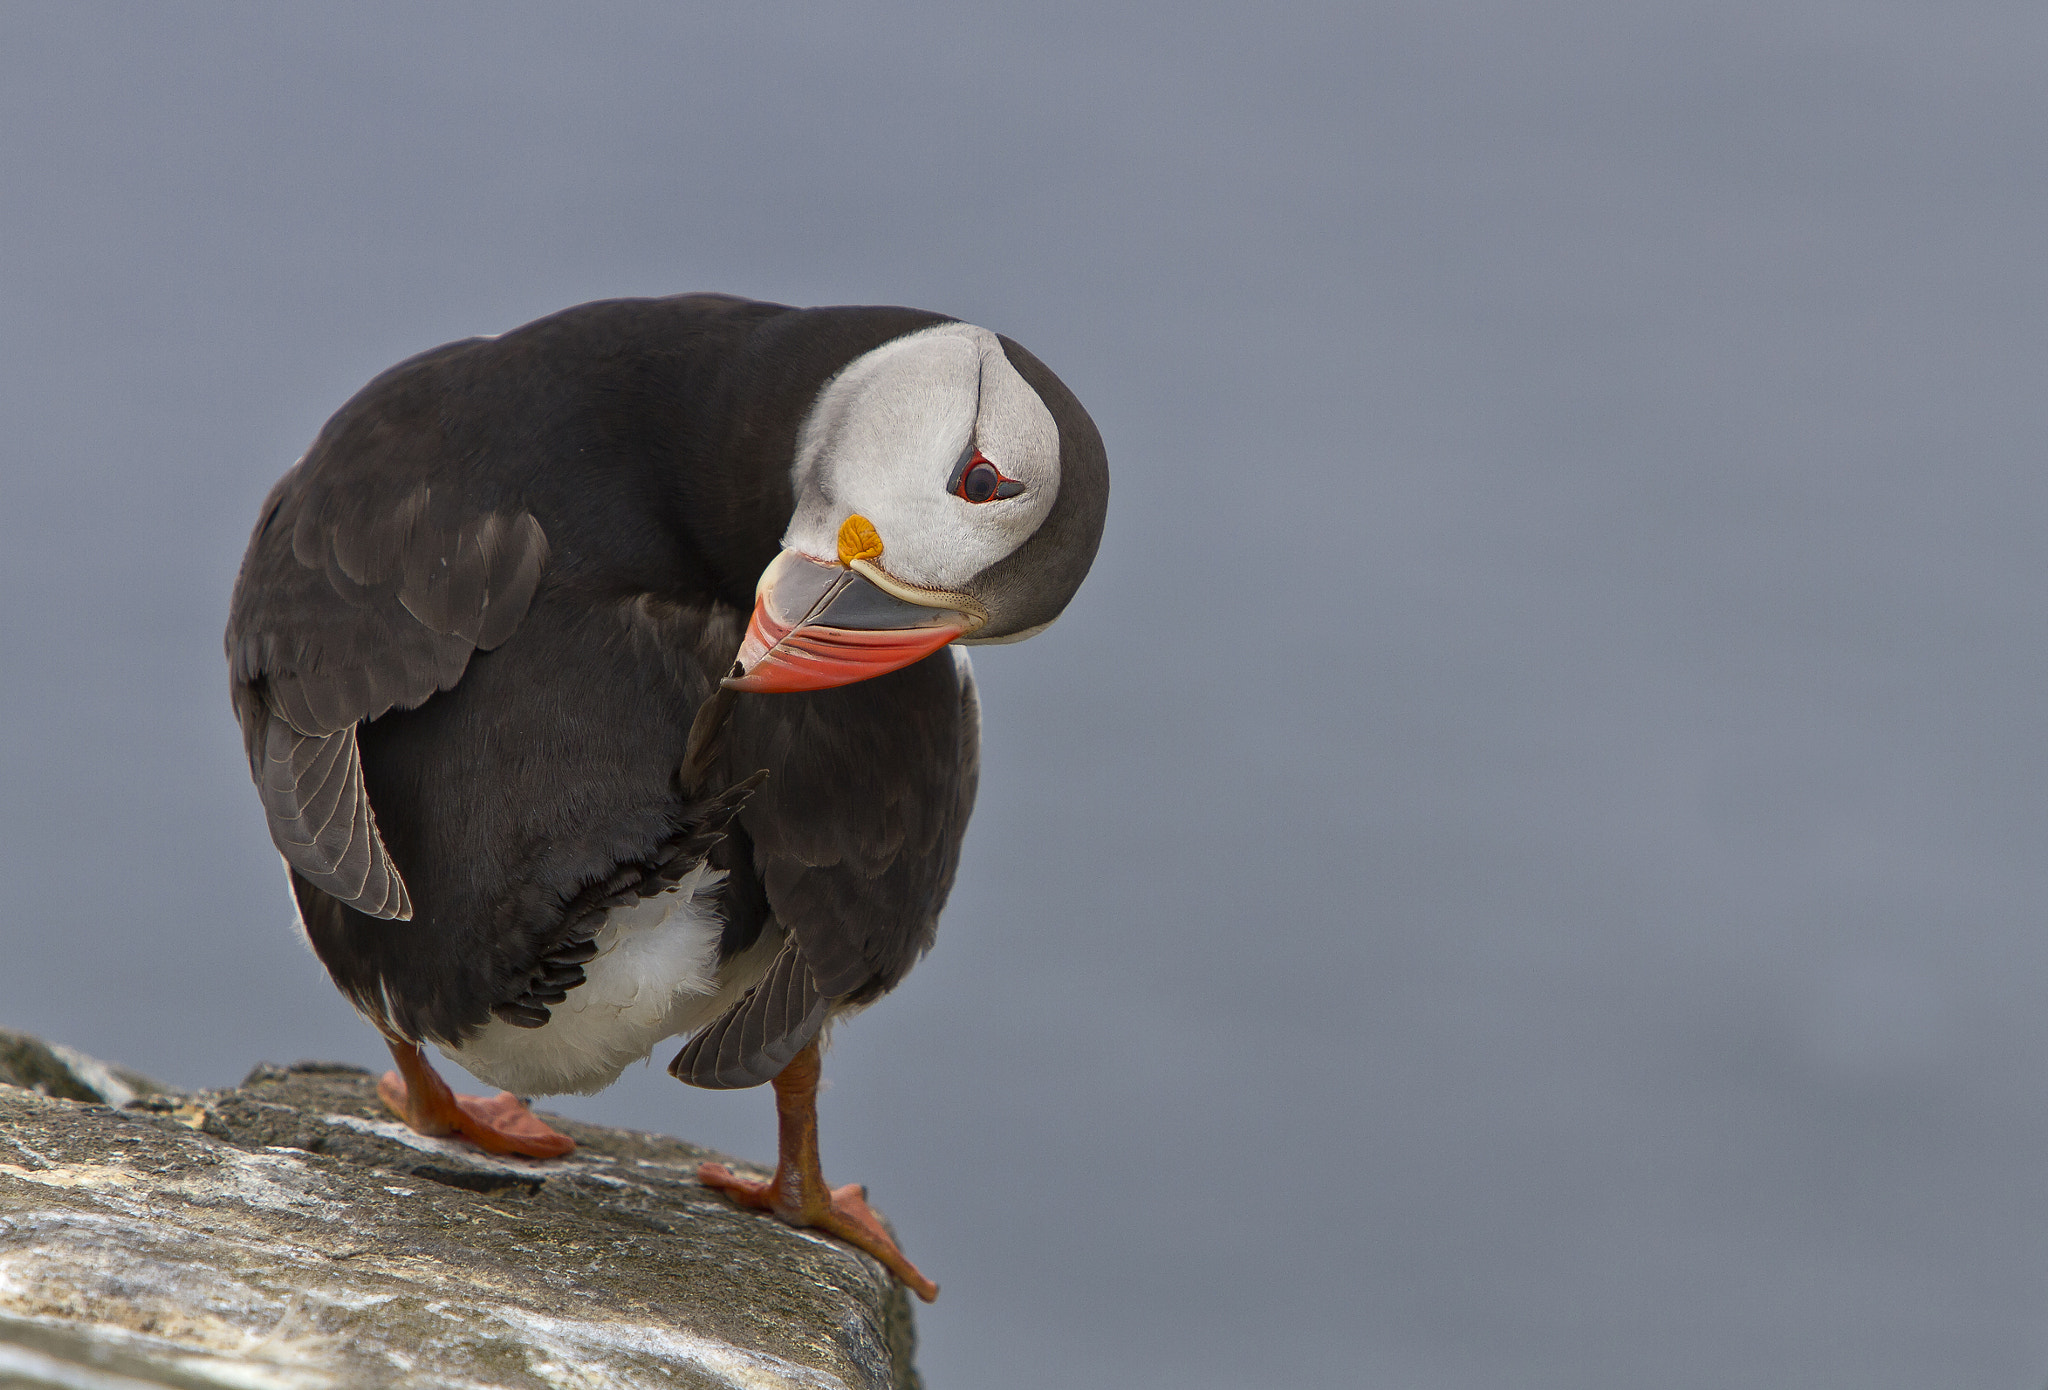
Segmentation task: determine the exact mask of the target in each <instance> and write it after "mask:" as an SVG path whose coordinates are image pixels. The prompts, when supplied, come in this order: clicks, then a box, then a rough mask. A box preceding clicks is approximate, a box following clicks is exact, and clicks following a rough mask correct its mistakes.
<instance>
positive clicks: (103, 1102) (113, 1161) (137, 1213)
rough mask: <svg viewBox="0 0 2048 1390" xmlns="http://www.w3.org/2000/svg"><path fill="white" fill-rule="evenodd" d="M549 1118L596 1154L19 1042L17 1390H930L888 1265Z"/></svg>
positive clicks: (12, 1353) (353, 1084)
mask: <svg viewBox="0 0 2048 1390" xmlns="http://www.w3.org/2000/svg"><path fill="white" fill-rule="evenodd" d="M549 1118H550V1122H551V1123H553V1124H555V1125H557V1126H558V1127H559V1128H561V1129H562V1130H563V1131H565V1132H566V1133H568V1134H570V1135H571V1136H573V1137H574V1138H575V1139H576V1141H577V1144H578V1146H579V1147H578V1149H577V1151H576V1153H575V1154H573V1155H571V1156H570V1157H569V1158H567V1159H562V1160H557V1161H552V1162H529V1161H524V1160H517V1159H499V1158H494V1157H491V1156H490V1155H487V1154H484V1153H482V1152H480V1151H479V1150H477V1149H475V1148H473V1147H471V1146H470V1145H468V1144H465V1143H461V1142H459V1141H447V1140H436V1139H427V1138H423V1137H421V1136H419V1135H416V1134H414V1133H412V1132H411V1131H410V1130H407V1129H406V1128H405V1127H404V1126H402V1125H399V1124H397V1123H396V1122H395V1121H393V1120H392V1119H391V1118H390V1117H389V1116H388V1115H387V1114H385V1113H384V1111H383V1109H382V1107H381V1106H380V1105H379V1103H378V1101H377V1096H376V1091H375V1089H374V1084H373V1081H372V1078H371V1077H370V1076H369V1074H368V1073H366V1072H363V1071H360V1070H358V1069H356V1068H353V1067H342V1066H334V1065H327V1064H320V1063H300V1064H298V1065H296V1066H292V1067H270V1066H264V1067H258V1068H257V1069H256V1070H255V1071H254V1072H252V1073H251V1074H250V1076H249V1078H248V1079H247V1080H246V1081H245V1082H243V1084H242V1085H241V1086H240V1087H237V1088H235V1089H233V1090H228V1091H210V1092H201V1093H198V1094H195V1095H189V1096H188V1095H177V1094H172V1093H170V1092H168V1091H166V1090H165V1088H163V1087H161V1086H158V1085H156V1084H155V1083H153V1082H151V1081H149V1080H148V1079H147V1078H146V1077H142V1076H139V1075H137V1074H135V1073H133V1072H130V1071H126V1070H125V1069H122V1068H117V1067H110V1066H106V1065H105V1064H102V1063H98V1062H95V1061H93V1059H91V1058H87V1057H83V1056H82V1055H80V1054H77V1053H73V1052H71V1051H69V1050H68V1049H63V1048H56V1047H52V1046H49V1045H46V1044H43V1043H41V1042H39V1041H37V1040H36V1039H33V1038H27V1037H24V1036H22V1035H20V1034H12V1033H5V1032H0V1385H27V1386H36V1385H41V1386H61V1387H84V1388H86V1390H113V1387H135V1386H163V1385H169V1386H236V1387H243V1390H251V1388H253V1387H271V1386H275V1387H280V1388H283V1387H290V1390H325V1387H355V1386H435V1387H442V1386H448V1387H460V1386H521V1387H525V1386H533V1387H540V1386H549V1387H554V1386H563V1387H567V1386H574V1387H579V1390H580V1388H582V1387H589V1388H590V1390H598V1388H599V1387H605V1388H607V1390H608V1388H609V1387H637V1386H688V1387H748V1390H768V1387H785V1386H787V1387H804V1388H805V1390H828V1388H829V1387H840V1386H844V1387H849V1390H885V1387H886V1388H887V1390H911V1388H912V1387H916V1386H917V1385H918V1379H917V1374H916V1371H915V1370H914V1369H913V1367H912V1349H913V1345H914V1332H913V1329H912V1324H911V1314H910V1305H909V1302H908V1300H907V1298H906V1296H905V1294H904V1292H903V1290H902V1289H901V1288H900V1287H899V1286H897V1285H896V1284H895V1283H894V1282H893V1281H891V1280H890V1279H888V1278H887V1277H886V1275H885V1274H884V1273H883V1272H882V1269H881V1267H880V1266H879V1265H877V1264H876V1263H875V1262H874V1261H873V1260H871V1259H869V1258H868V1257H867V1256H865V1255H862V1254H860V1253H858V1252H856V1251H854V1250H852V1249H849V1248H848V1247H846V1246H843V1245H840V1244H838V1243H837V1242H834V1241H830V1240H827V1239H824V1238H822V1237H819V1236H816V1235H814V1234H811V1233H809V1232H803V1231H796V1230H792V1229H790V1228H788V1227H785V1226H783V1225H781V1224H780V1223H779V1222H776V1221H773V1220H770V1219H767V1218H765V1217H762V1216H760V1215H758V1214H753V1213H747V1212H742V1211H739V1210H738V1209H736V1208H735V1207H733V1206H732V1205H731V1204H730V1203H729V1202H727V1201H726V1200H725V1199H723V1198H721V1197H719V1196H718V1195H716V1194H714V1193H712V1192H710V1191H708V1190H706V1189H705V1188H704V1187H702V1186H700V1185H699V1184H698V1183H697V1181H696V1178H695V1171H696V1166H697V1164H698V1163H699V1162H701V1161H703V1160H704V1159H706V1158H718V1159H722V1160H723V1161H725V1162H728V1163H733V1162H734V1160H732V1159H730V1158H727V1157H726V1156H724V1155H720V1154H714V1153H712V1152H711V1151H709V1150H707V1149H701V1148H698V1147H696V1146H695V1145H691V1144H686V1143H683V1142H681V1141H680V1140H676V1139H668V1138H663V1137H660V1136H657V1135H650V1134H638V1133H634V1132H632V1131H629V1130H616V1129H605V1128H602V1127H599V1126H595V1125H584V1124H578V1123H576V1122H575V1121H572V1120H565V1119H560V1118H558V1117H553V1116H550V1117H549ZM735 1166H738V1167H741V1168H750V1167H752V1165H748V1164H744V1163H739V1164H736V1165H735ZM753 1171H756V1172H758V1171H759V1169H754V1170H753Z"/></svg>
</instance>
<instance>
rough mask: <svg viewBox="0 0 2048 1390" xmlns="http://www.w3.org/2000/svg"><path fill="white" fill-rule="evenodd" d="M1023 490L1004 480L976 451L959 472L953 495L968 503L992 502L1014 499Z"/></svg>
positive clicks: (1021, 485)
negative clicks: (1005, 498) (1000, 499)
mask: <svg viewBox="0 0 2048 1390" xmlns="http://www.w3.org/2000/svg"><path fill="white" fill-rule="evenodd" d="M1023 490H1024V484H1022V483H1020V482H1017V481H1015V480H1014V479H1011V478H1005V477H1004V476H1003V474H1002V470H1001V469H999V468H997V467H996V466H995V465H994V464H992V463H990V462H989V461H988V460H987V459H985V458H983V457H982V456H981V454H980V453H979V452H978V451H977V452H976V454H975V455H974V457H973V458H971V459H969V460H968V461H967V467H966V468H964V469H962V470H961V473H960V481H958V482H957V483H955V484H954V485H953V495H954V496H956V497H959V498H962V499H964V500H965V501H968V502H994V501H996V500H997V499H999V498H1004V497H1015V496H1016V495H1017V494H1018V493H1020V492H1022V491H1023Z"/></svg>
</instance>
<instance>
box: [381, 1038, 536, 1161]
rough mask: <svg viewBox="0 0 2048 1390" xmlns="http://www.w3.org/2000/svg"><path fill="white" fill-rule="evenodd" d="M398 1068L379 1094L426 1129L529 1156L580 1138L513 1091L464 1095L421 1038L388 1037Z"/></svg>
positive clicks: (395, 1110) (395, 1111)
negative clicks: (545, 1118) (450, 1084)
mask: <svg viewBox="0 0 2048 1390" xmlns="http://www.w3.org/2000/svg"><path fill="white" fill-rule="evenodd" d="M385 1042H386V1044H387V1045H389V1047H390V1048H391V1055H392V1057H393V1058H394V1059H395V1060H396V1061H397V1062H398V1070H397V1071H387V1072H385V1073H384V1075H383V1076H382V1077H380V1078H379V1079H378V1081H377V1094H378V1095H379V1096H380V1097H382V1098H383V1101H384V1103H385V1104H386V1105H388V1106H390V1107H391V1111H392V1113H393V1114H395V1115H397V1116H398V1118H399V1119H401V1120H404V1121H405V1122H406V1123H407V1124H409V1125H411V1126H412V1127H413V1128H414V1129H416V1130H418V1131H419V1132H420V1133H421V1134H435V1135H450V1134H459V1135H461V1136H462V1137H463V1138H464V1139H467V1140H469V1142H470V1143H472V1144H474V1145H476V1146H477V1147H478V1148H480V1149H483V1150H485V1151H486V1152H488V1153H494V1154H519V1155H522V1156H523V1157H526V1158H560V1157H562V1156H563V1155H564V1154H566V1153H569V1152H571V1151H572V1150H573V1149H575V1147H576V1141H575V1140H574V1139H571V1138H570V1137H569V1136H568V1135H566V1134H563V1133H561V1132H560V1131H559V1130H555V1129H550V1128H549V1127H548V1126H547V1124H545V1123H544V1122H543V1121H542V1120H541V1119H540V1117H539V1116H537V1115H535V1114H534V1113H533V1112H532V1111H531V1110H528V1109H527V1108H526V1103H525V1102H524V1101H522V1100H520V1099H519V1097H517V1096H515V1095H513V1094H512V1093H511V1092H510V1091H500V1092H498V1094H497V1095H495V1096H491V1097H489V1098H488V1099H487V1098H485V1097H483V1096H458V1095H456V1094H455V1092H453V1091H451V1090H449V1089H448V1083H447V1082H445V1081H443V1080H442V1079H441V1076H440V1073H438V1072H436V1071H435V1070H434V1068H433V1065H432V1064H431V1063H429V1062H428V1061H427V1057H426V1054H425V1053H424V1052H422V1051H421V1050H420V1046H419V1044H418V1043H409V1042H397V1041H394V1040H393V1039H390V1038H386V1039H385Z"/></svg>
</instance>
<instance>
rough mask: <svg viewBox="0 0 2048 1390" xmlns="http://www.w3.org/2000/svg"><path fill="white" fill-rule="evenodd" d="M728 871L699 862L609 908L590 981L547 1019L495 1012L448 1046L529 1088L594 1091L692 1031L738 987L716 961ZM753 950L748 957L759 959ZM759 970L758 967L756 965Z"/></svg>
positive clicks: (489, 1077) (472, 1063) (498, 1082)
mask: <svg viewBox="0 0 2048 1390" xmlns="http://www.w3.org/2000/svg"><path fill="white" fill-rule="evenodd" d="M724 881H725V874H724V873H723V872H722V871H716V870H712V869H709V868H704V867H700V868H699V869H698V870H697V871H696V872H695V873H693V874H690V875H689V876H688V877H686V878H684V879H683V880H682V881H681V882H679V883H678V884H676V886H675V887H674V888H671V889H670V890H668V891H667V892H665V893H661V894H658V895H657V896H655V897H652V898H643V899H641V900H640V901H638V902H636V903H630V904H628V905H627V906H625V907H620V908H614V909H613V910H612V911H611V912H609V913H607V914H606V915H605V919H604V925H603V926H602V927H600V928H599V929H598V933H597V937H596V942H597V954H596V955H595V956H593V957H592V958H591V959H590V960H589V961H587V962H585V964H584V966H583V973H584V976H585V979H584V982H583V983H582V984H580V985H578V986H577V987H576V988H575V989H572V990H570V991H569V997H568V998H567V999H566V1000H564V1001H563V1002H562V1003H559V1004H555V1005H552V1006H551V1007H550V1009H549V1014H550V1017H549V1019H548V1022H547V1024H546V1026H544V1027H540V1028H516V1027H514V1026H513V1025H511V1024H509V1023H506V1022H505V1021H504V1020H502V1019H498V1018H493V1019H492V1020H491V1021H490V1022H489V1023H488V1024H486V1025H485V1027H484V1029H483V1031H482V1032H480V1033H478V1034H477V1035H476V1036H475V1037H473V1038H471V1039H469V1040H468V1041H467V1042H465V1043H464V1044H463V1045H462V1046H461V1047H460V1048H449V1047H443V1048H442V1049H441V1052H442V1055H444V1056H446V1057H447V1058H448V1059H449V1060H450V1061H452V1062H454V1063H456V1064H457V1065H458V1066H460V1067H462V1068H464V1069H465V1070H467V1071H469V1072H470V1073H472V1074H473V1075H475V1076H476V1077H477V1078H478V1079H480V1080H482V1081H486V1082H489V1083H490V1084H491V1085H493V1086H500V1087H503V1088H504V1089H505V1090H508V1091H512V1092H515V1093H516V1094H519V1095H522V1096H535V1095H558V1094H560V1093H562V1092H564V1091H574V1092H576V1093H578V1094H581V1095H590V1094H593V1093H595V1092H597V1091H601V1090H603V1089H604V1088H605V1087H606V1086H609V1085H611V1083H612V1082H613V1081H615V1080H617V1079H618V1075H619V1073H620V1072H622V1071H624V1070H625V1069H626V1067H627V1065H628V1064H629V1063H632V1062H637V1061H639V1060H640V1059H641V1058H643V1057H645V1056H647V1054H648V1053H650V1052H652V1051H653V1050H654V1048H655V1047H656V1046H657V1045H658V1044H660V1043H661V1042H663V1041H664V1040H665V1039H668V1038H673V1037H676V1036H678V1035H680V1034H683V1033H688V1032H693V1031H695V1030H696V1029H697V1028H699V1027H701V1026H702V1025H703V1024H705V1023H708V1022H709V1021H710V1020H711V1019H712V1018H713V1017H715V1016H716V1014H717V1012H718V1010H719V1009H721V1008H723V1007H724V1006H725V1003H726V1002H727V1000H728V999H730V998H731V997H734V995H735V994H736V993H737V991H736V990H735V989H733V988H731V986H734V985H736V984H738V987H739V989H744V988H745V987H746V985H747V984H751V983H753V981H752V980H747V981H746V982H745V984H739V983H738V981H737V980H735V979H734V978H732V977H733V975H734V974H735V972H734V971H733V970H732V969H730V968H728V970H727V971H725V972H724V975H725V977H726V978H723V979H722V978H721V972H720V971H719V969H718V937H719V933H720V932H721V931H723V930H724V923H723V922H722V921H720V920H719V915H718V910H717V905H716V902H715V898H716V894H717V892H718V888H719V886H720V885H721V884H722V883H723V882H724ZM756 954H758V953H757V952H754V951H749V952H747V953H746V956H745V957H742V958H741V960H739V961H735V962H733V965H736V966H737V965H740V964H741V962H742V961H745V962H746V963H747V964H752V961H751V960H749V959H748V958H749V957H752V956H754V955H756ZM754 973H755V974H756V975H757V976H758V973H759V972H758V970H757V971H755V972H754Z"/></svg>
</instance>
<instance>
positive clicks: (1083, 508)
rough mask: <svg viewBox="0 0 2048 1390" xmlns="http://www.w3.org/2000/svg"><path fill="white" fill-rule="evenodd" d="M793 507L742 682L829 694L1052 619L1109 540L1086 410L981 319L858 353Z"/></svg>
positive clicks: (759, 596)
mask: <svg viewBox="0 0 2048 1390" xmlns="http://www.w3.org/2000/svg"><path fill="white" fill-rule="evenodd" d="M793 479H794V483H795V496H796V507H795V510H794V512H793V514H792V515H791V517H790V522H789V529H788V530H787V531H785V532H784V533H783V537H782V547H783V549H782V553H781V554H780V555H778V556H777V557H776V558H775V560H774V562H773V563H771V564H770V565H769V566H768V568H767V570H766V571H765V572H764V573H763V574H762V576H761V582H760V584H759V586H758V587H757V589H756V591H755V598H754V615H753V619H752V621H750V622H749V623H748V625H747V636H746V640H745V642H744V643H743V644H742V645H741V647H740V654H739V669H740V674H737V675H735V676H732V677H730V678H728V679H727V680H726V682H725V684H726V685H727V686H729V687H731V688H733V689H736V690H757V691H789V690H822V689H825V688H827V687H829V686H835V685H849V684H851V683H853V682H854V681H860V680H866V679H868V678H869V677H870V676H879V675H882V674H883V673H885V672H888V671H894V670H896V669H897V668H899V667H902V666H908V665H909V664H910V663H911V662H913V661H916V660H918V659H920V658H922V657H924V656H927V655H929V654H930V653H932V652H934V651H937V650H938V649H939V648H940V647H943V646H944V645H946V643H948V642H951V641H955V640H959V641H962V642H966V643H985V642H1018V641H1022V640H1023V639H1024V638H1026V637H1029V636H1031V635H1032V634H1033V633H1036V632H1041V631H1043V630H1044V629H1045V628H1047V627H1049V626H1051V624H1052V621H1053V619H1055V618H1057V617H1058V616H1059V615H1060V612H1061V610H1062V609H1064V608H1065V607H1066V606H1067V601H1068V600H1069V599H1071V598H1072V597H1073V596H1074V591H1075V590H1076V589H1078V588H1079V587H1080V585H1081V580H1082V579H1083V578H1084V577H1085V576H1086V575H1087V573H1088V566H1089V565H1090V564H1091V563H1092V562H1093V560H1094V559H1095V547H1096V545H1097V543H1098V542H1099V541H1100V540H1101V538H1102V522H1103V513H1104V510H1105V508H1106V506H1107V504H1108V500H1109V471H1108V466H1107V463H1106V461H1105V459H1104V455H1103V449H1102V439H1101V436H1100V435H1098V434H1097V433H1096V430H1095V425H1094V422H1093V421H1091V420H1090V419H1089V418H1088V413H1087V412H1086V411H1085V410H1083V409H1082V408H1081V403H1080V402H1079V401H1077V400H1075V399H1074V396H1073V394H1072V393H1071V392H1069V391H1068V390H1067V388H1066V387H1065V386H1064V385H1063V384H1062V383H1061V382H1060V380H1059V378H1057V377H1055V376H1054V375H1053V374H1052V373H1051V372H1050V371H1048V370H1046V368H1045V366H1044V365H1043V364H1042V363H1040V362H1039V361H1038V359H1037V358H1035V357H1033V356H1031V354H1030V353H1028V352H1026V351H1024V349H1022V348H1021V347H1019V346H1017V345H1016V344H1015V343H1012V342H1009V341H1008V340H1007V339H1003V338H999V337H997V336H996V335H995V334H993V333H991V332H989V331H988V330H987V329H985V328H976V327H974V326H973V325H972V324H965V323H940V324H935V325H933V326H932V327H929V328H925V329H921V330H919V331H917V332H915V333H909V334H905V335H904V336H902V337H899V338H895V339H892V340H891V341H889V342H886V343H884V344H882V345H881V346H880V347H877V348H874V349H872V350H870V351H868V352H865V353H863V354H861V355H860V356H859V357H856V358H854V359H853V360H852V361H851V362H849V363H848V364H847V365H846V366H845V367H843V368H841V369H840V371H839V372H838V373H837V374H836V375H834V376H833V377H832V378H831V380H829V381H827V382H826V383H825V385H824V387H823V388H822V389H821V390H820V391H819V392H818V396H817V399H816V400H815V401H814V402H813V403H812V406H811V409H810V412H809V414H808V415H807V416H806V417H805V420H804V424H803V428H802V430H801V431H800V433H799V434H798V436H797V453H796V465H795V471H794V475H793Z"/></svg>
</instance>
